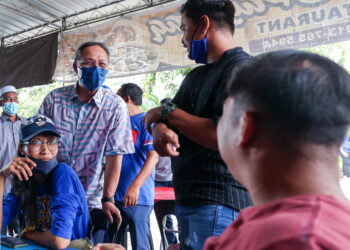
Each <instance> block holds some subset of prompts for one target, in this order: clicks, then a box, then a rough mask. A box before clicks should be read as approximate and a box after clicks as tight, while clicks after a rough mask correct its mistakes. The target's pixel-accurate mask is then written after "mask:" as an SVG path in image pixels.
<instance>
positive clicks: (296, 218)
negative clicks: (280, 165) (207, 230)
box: [204, 195, 350, 250]
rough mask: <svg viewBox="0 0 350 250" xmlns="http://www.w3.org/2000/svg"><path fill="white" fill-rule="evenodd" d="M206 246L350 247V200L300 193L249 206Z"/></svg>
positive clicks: (247, 249)
mask: <svg viewBox="0 0 350 250" xmlns="http://www.w3.org/2000/svg"><path fill="white" fill-rule="evenodd" d="M204 249H205V250H213V249H220V250H232V249H239V250H240V249H244V250H250V249H251V250H253V249H254V250H259V249H269V250H274V249H276V250H277V249H278V250H284V249H291V250H292V249H293V250H294V249H298V250H303V249H305V250H306V249H350V204H348V203H344V202H342V201H339V200H337V199H335V198H334V197H332V196H326V195H300V196H293V197H289V198H285V199H282V200H279V201H275V202H270V203H267V204H263V205H260V206H256V207H250V208H246V209H244V210H242V211H241V214H240V216H239V217H238V218H237V220H236V221H235V222H233V223H232V224H231V225H230V226H229V227H227V228H226V230H225V231H224V232H223V234H222V235H221V236H220V237H210V238H208V239H207V241H206V243H205V246H204Z"/></svg>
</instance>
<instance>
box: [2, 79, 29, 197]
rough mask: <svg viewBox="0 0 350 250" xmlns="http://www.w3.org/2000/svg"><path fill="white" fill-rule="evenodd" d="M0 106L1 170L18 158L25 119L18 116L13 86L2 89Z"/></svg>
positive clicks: (6, 186) (7, 182)
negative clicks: (0, 111) (0, 109)
mask: <svg viewBox="0 0 350 250" xmlns="http://www.w3.org/2000/svg"><path fill="white" fill-rule="evenodd" d="M0 96H1V97H0V106H1V107H2V108H3V111H2V114H1V117H0V142H1V147H0V170H1V169H3V168H5V167H6V166H7V165H8V164H9V163H10V162H11V161H12V160H13V159H14V158H15V157H16V156H17V149H18V145H19V138H20V131H21V124H22V122H23V121H24V118H22V117H20V116H18V115H17V111H18V96H17V90H16V88H15V87H14V86H12V85H7V86H5V87H3V88H2V89H0ZM10 189H11V182H10V179H8V180H7V181H6V184H5V190H4V192H5V194H6V193H8V192H10Z"/></svg>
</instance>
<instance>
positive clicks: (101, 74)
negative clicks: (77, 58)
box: [80, 66, 108, 91]
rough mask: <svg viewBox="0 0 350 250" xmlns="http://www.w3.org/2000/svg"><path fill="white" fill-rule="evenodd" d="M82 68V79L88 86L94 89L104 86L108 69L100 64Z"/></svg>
mask: <svg viewBox="0 0 350 250" xmlns="http://www.w3.org/2000/svg"><path fill="white" fill-rule="evenodd" d="M80 69H81V74H82V75H81V78H80V81H81V82H82V83H83V84H84V86H85V87H86V88H88V89H89V90H92V91H95V90H97V89H99V87H101V86H102V84H103V83H104V81H105V80H106V75H107V74H108V70H106V69H102V68H100V67H98V66H94V67H88V68H80Z"/></svg>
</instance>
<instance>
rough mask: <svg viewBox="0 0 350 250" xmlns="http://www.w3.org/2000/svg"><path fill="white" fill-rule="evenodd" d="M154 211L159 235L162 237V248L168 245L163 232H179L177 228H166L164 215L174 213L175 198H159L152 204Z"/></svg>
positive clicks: (164, 249)
mask: <svg viewBox="0 0 350 250" xmlns="http://www.w3.org/2000/svg"><path fill="white" fill-rule="evenodd" d="M154 213H155V215H156V219H157V223H158V227H159V231H160V236H161V238H162V247H163V250H166V249H167V248H168V247H169V244H168V241H167V238H166V236H165V232H174V233H179V231H178V230H171V229H169V228H166V226H165V224H166V216H167V215H175V200H160V201H158V202H156V203H155V204H154Z"/></svg>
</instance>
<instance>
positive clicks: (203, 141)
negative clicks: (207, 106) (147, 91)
mask: <svg viewBox="0 0 350 250" xmlns="http://www.w3.org/2000/svg"><path fill="white" fill-rule="evenodd" d="M168 123H169V125H170V127H175V128H176V129H178V130H179V131H181V132H182V133H183V134H184V135H186V136H187V137H188V138H189V139H191V140H192V141H194V142H196V143H198V144H200V145H202V146H203V147H206V148H210V149H213V150H218V142H217V134H216V123H215V122H214V120H212V119H208V118H201V117H198V116H194V115H191V114H189V113H187V112H185V111H183V110H181V109H179V108H176V109H175V110H174V111H173V112H171V113H170V114H169V117H168Z"/></svg>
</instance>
